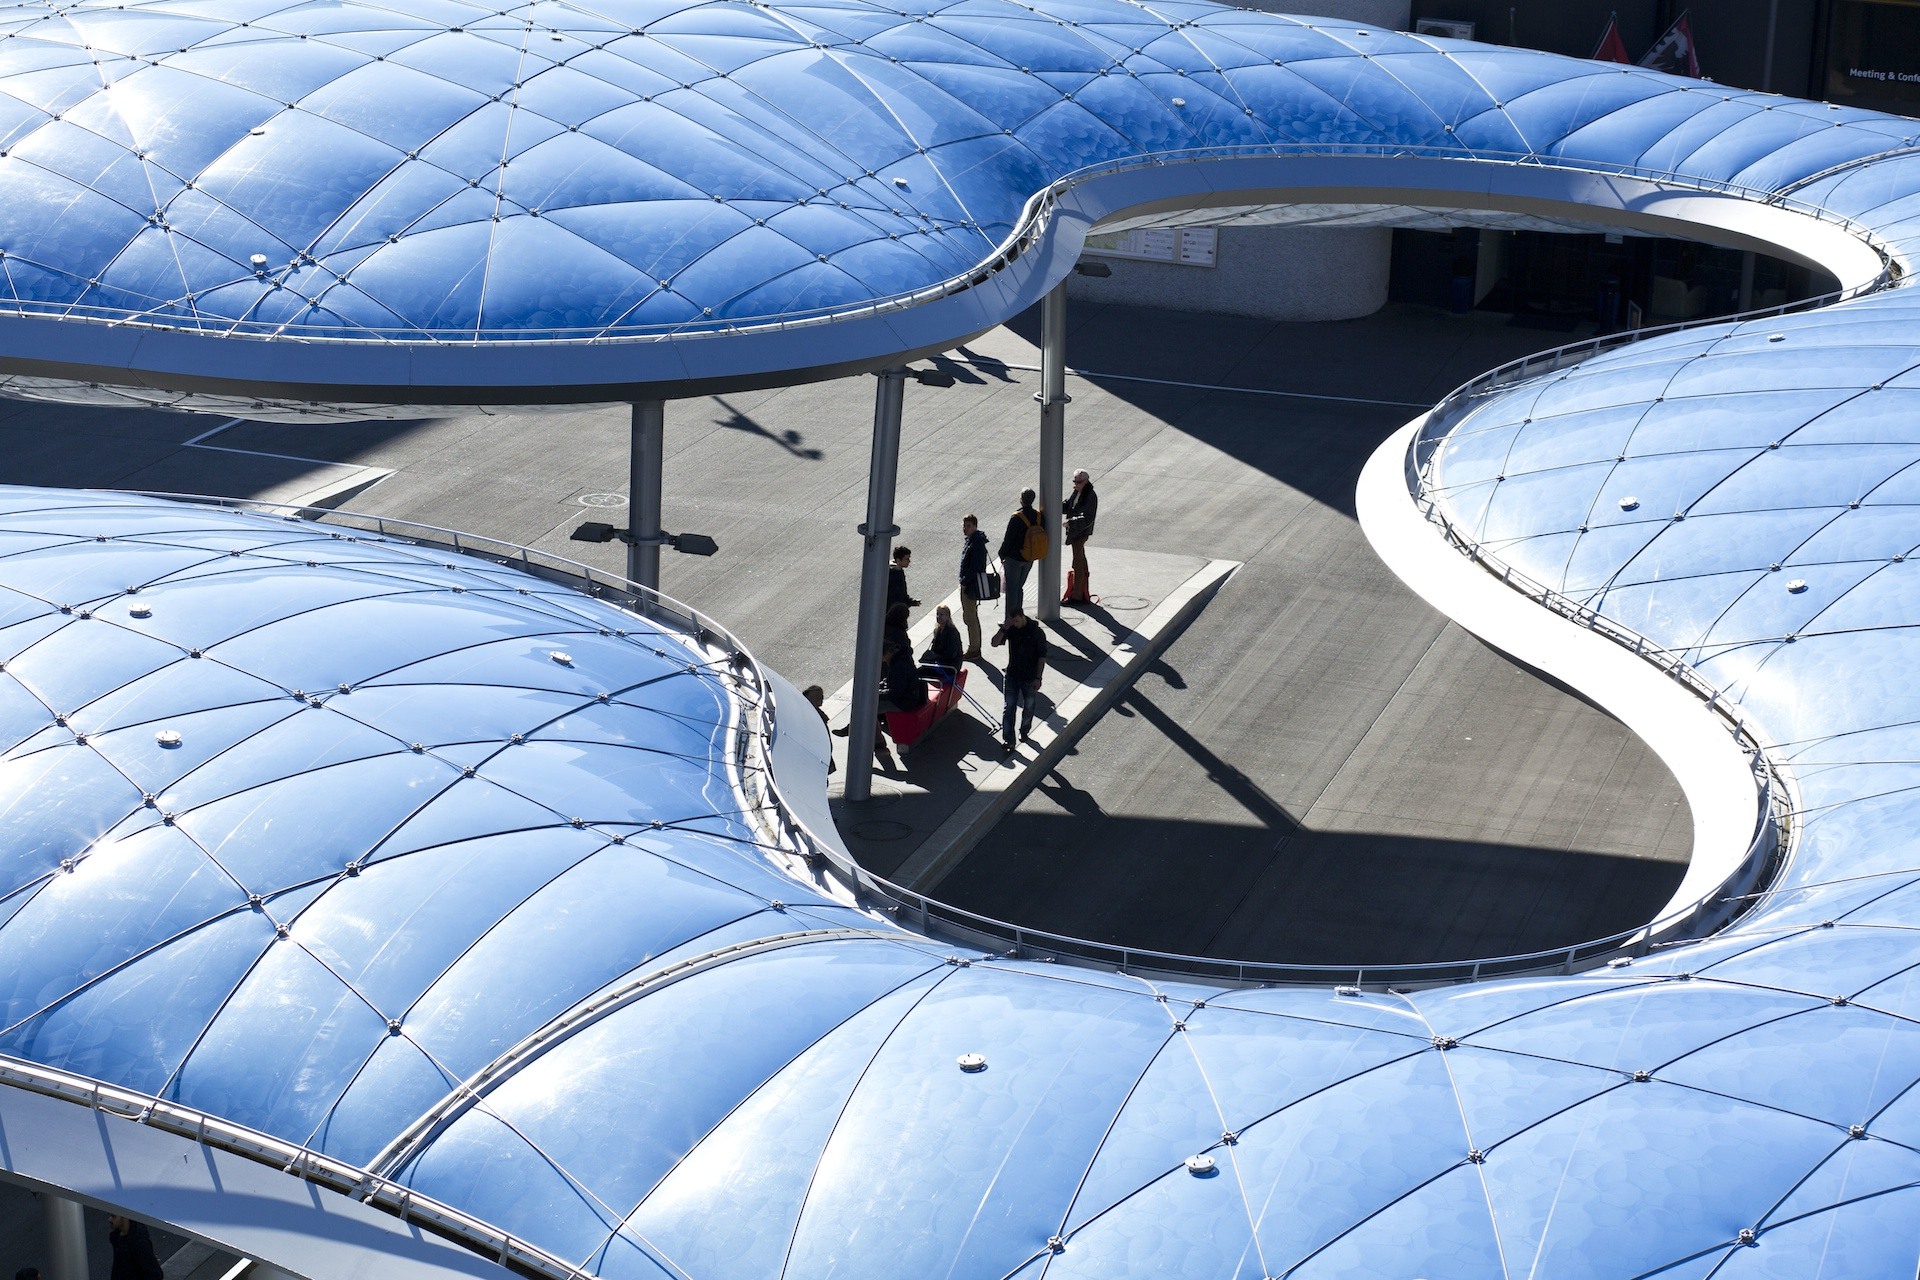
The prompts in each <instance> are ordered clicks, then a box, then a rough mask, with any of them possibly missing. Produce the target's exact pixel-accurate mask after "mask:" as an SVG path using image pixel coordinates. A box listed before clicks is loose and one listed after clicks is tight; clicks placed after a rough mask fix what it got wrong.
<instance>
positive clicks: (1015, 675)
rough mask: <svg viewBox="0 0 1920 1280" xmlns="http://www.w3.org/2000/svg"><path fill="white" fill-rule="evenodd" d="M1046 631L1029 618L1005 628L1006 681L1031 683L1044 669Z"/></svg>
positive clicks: (1009, 682)
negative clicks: (1014, 625)
mask: <svg viewBox="0 0 1920 1280" xmlns="http://www.w3.org/2000/svg"><path fill="white" fill-rule="evenodd" d="M1046 660H1047V633H1046V631H1045V630H1044V629H1043V628H1042V627H1041V626H1040V624H1039V623H1037V622H1035V621H1034V620H1033V619H1031V618H1029V619H1027V621H1026V622H1025V623H1024V624H1022V625H1021V626H1018V627H1008V628H1007V683H1008V684H1032V683H1033V682H1034V681H1035V680H1038V679H1039V678H1040V673H1041V672H1042V671H1044V670H1045V669H1046Z"/></svg>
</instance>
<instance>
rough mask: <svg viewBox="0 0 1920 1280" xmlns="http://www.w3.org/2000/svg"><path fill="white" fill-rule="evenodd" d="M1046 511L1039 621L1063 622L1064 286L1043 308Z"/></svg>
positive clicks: (1057, 288) (1042, 420) (1042, 494)
mask: <svg viewBox="0 0 1920 1280" xmlns="http://www.w3.org/2000/svg"><path fill="white" fill-rule="evenodd" d="M1034 398H1035V399H1037V400H1039V401H1040V484H1039V489H1040V510H1041V511H1042V512H1043V513H1044V514H1045V517H1046V524H1047V558H1046V559H1045V560H1042V561H1041V562H1040V584H1039V586H1038V587H1036V588H1035V589H1034V591H1035V595H1034V608H1033V610H1032V613H1033V616H1034V617H1035V618H1038V619H1040V620H1041V621H1043V622H1052V621H1054V620H1056V619H1058V618H1059V616H1060V564H1061V561H1062V559H1063V558H1064V557H1065V555H1066V546H1065V545H1064V543H1063V542H1062V540H1061V537H1060V531H1061V524H1060V501H1061V496H1062V494H1061V490H1062V488H1063V487H1064V486H1063V481H1064V479H1065V470H1066V464H1067V456H1066V455H1067V400H1068V397H1067V285H1066V281H1064V280H1063V281H1061V282H1060V283H1059V284H1057V285H1055V286H1054V287H1053V292H1051V293H1049V294H1048V295H1047V296H1046V299H1045V300H1044V301H1043V302H1042V303H1041V304H1040V394H1039V395H1038V396H1036V397H1034Z"/></svg>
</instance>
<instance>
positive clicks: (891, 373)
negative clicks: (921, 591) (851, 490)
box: [845, 369, 907, 801]
mask: <svg viewBox="0 0 1920 1280" xmlns="http://www.w3.org/2000/svg"><path fill="white" fill-rule="evenodd" d="M906 384H907V371H906V370H905V369H888V370H887V371H886V372H884V373H880V374H876V375H875V379H874V388H873V456H872V460H871V461H870V462H868V464H867V522H866V523H865V524H863V525H861V526H860V536H861V537H862V538H864V539H866V550H865V552H864V553H863V555H862V559H861V562H860V617H859V622H858V625H857V629H856V630H855V632H854V641H853V706H852V708H851V709H850V710H849V711H848V712H847V714H848V716H849V717H850V719H849V720H848V722H847V723H848V731H847V786H846V792H845V796H846V798H847V799H848V800H850V801H860V800H867V799H870V798H871V797H872V795H873V741H874V733H875V726H876V722H877V721H878V720H879V717H880V643H881V639H882V637H883V635H884V633H885V630H886V622H887V565H888V561H889V560H890V559H891V558H892V555H893V535H894V534H896V533H898V532H900V531H899V529H897V528H895V527H894V523H893V487H894V476H895V474H896V472H897V471H898V470H899V466H900V403H901V399H902V392H903V391H904V389H905V388H906Z"/></svg>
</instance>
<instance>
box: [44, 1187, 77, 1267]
mask: <svg viewBox="0 0 1920 1280" xmlns="http://www.w3.org/2000/svg"><path fill="white" fill-rule="evenodd" d="M40 1216H41V1219H42V1221H43V1222H44V1223H45V1227H46V1233H47V1270H46V1280H87V1220H86V1215H85V1214H84V1213H83V1212H82V1210H81V1208H80V1202H79V1201H78V1200H69V1199H67V1198H66V1197H65V1196H61V1195H55V1194H54V1193H53V1192H51V1191H42V1192H41V1193H40Z"/></svg>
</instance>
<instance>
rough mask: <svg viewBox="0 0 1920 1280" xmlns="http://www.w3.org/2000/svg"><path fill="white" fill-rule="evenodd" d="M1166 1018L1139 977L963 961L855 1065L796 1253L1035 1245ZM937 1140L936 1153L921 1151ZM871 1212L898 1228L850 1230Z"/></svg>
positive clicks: (854, 1266) (796, 1264)
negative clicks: (1106, 978)
mask: <svg viewBox="0 0 1920 1280" xmlns="http://www.w3.org/2000/svg"><path fill="white" fill-rule="evenodd" d="M1171 1025H1172V1019H1171V1017H1170V1016H1169V1014H1168V1012H1167V1009H1166V1007H1165V1006H1162V1005H1160V1004H1157V1003H1156V1002H1154V1000H1153V999H1152V998H1151V997H1149V996H1147V995H1146V994H1145V993H1144V992H1141V993H1133V992H1127V991H1121V990H1100V989H1096V988H1087V987H1082V986H1079V985H1078V984H1064V983H1057V982H1054V981H1052V980H1050V979H1046V978H1033V977H1028V976H1026V975H1024V974H1014V973H991V972H985V973H983V972H982V971H980V970H976V969H966V970H961V971H960V972H958V973H956V974H955V975H954V976H953V977H951V978H949V979H947V981H946V982H944V983H942V984H941V986H940V988H939V989H938V990H936V991H935V992H934V993H933V994H931V995H929V996H928V997H927V999H926V1000H924V1001H922V1002H921V1003H920V1004H919V1005H918V1006H917V1007H916V1008H915V1010H914V1012H913V1013H912V1015H911V1016H909V1017H908V1018H907V1019H906V1020H905V1021H904V1022H903V1023H902V1024H901V1027H900V1029H899V1030H898V1031H897V1032H896V1033H895V1034H894V1036H893V1037H892V1038H891V1039H889V1040H888V1042H887V1044H886V1047H885V1048H884V1049H882V1050H881V1052H880V1054H879V1055H878V1057H876V1059H875V1060H874V1063H873V1065H872V1066H871V1067H870V1068H869V1069H868V1071H867V1073H866V1075H865V1077H864V1078H863V1079H862V1080H861V1083H860V1087H859V1088H858V1089H857V1090H856V1091H855V1093H854V1096H853V1099H852V1101H851V1102H850V1103H849V1104H848V1106H847V1109H846V1112H845V1113H844V1115H843V1116H842V1118H841V1120H840V1123H839V1125H838V1127H837V1128H836V1130H835V1133H834V1137H833V1141H832V1142H831V1143H830V1144H829V1146H828V1148H827V1151H826V1155H825V1157H824V1159H823V1160H822V1163H821V1170H820V1174H819V1175H818V1177H817V1179H816V1187H815V1191H814V1193H813V1195H812V1196H810V1197H809V1200H808V1205H807V1212H806V1215H805V1216H804V1217H803V1218H802V1220H801V1223H800V1229H799V1231H798V1233H797V1234H796V1236H795V1238H794V1243H793V1252H792V1255H791V1261H790V1262H789V1267H792V1268H799V1269H802V1270H805V1271H809V1272H811V1271H817V1270H821V1269H824V1267H825V1265H826V1262H827V1260H828V1259H834V1260H836V1263H837V1265H839V1266H841V1267H845V1268H847V1269H849V1270H851V1271H855V1272H858V1271H875V1270H884V1271H888V1272H890V1273H940V1274H945V1273H948V1272H950V1271H951V1272H952V1273H954V1274H965V1275H971V1274H976V1273H978V1272H979V1271H981V1270H982V1269H983V1268H984V1266H985V1260H986V1259H994V1260H996V1261H997V1260H1001V1259H1008V1258H1021V1257H1026V1256H1030V1255H1032V1254H1035V1253H1038V1252H1041V1251H1043V1250H1044V1249H1045V1246H1046V1242H1047V1239H1048V1237H1050V1236H1052V1235H1055V1234H1057V1233H1058V1232H1059V1229H1060V1226H1061V1224H1062V1223H1063V1222H1064V1221H1065V1217H1066V1213H1067V1208H1068V1204H1069V1201H1070V1199H1071V1193H1072V1187H1073V1185H1074V1183H1075V1182H1076V1181H1077V1180H1078V1178H1079V1176H1080V1174H1081V1172H1082V1171H1084V1170H1085V1169H1086V1168H1087V1167H1088V1166H1089V1164H1090V1163H1091V1161H1092V1158H1093V1155H1094V1152H1095V1151H1096V1150H1097V1148H1098V1145H1099V1141H1100V1138H1101V1135H1102V1133H1103V1131H1104V1129H1105V1127H1106V1124H1107V1121H1108V1119H1109V1118H1110V1117H1111V1116H1112V1115H1113V1113H1114V1112H1115V1111H1116V1110H1117V1109H1118V1107H1119V1105H1120V1103H1121V1102H1122V1101H1123V1100H1124V1099H1125V1098H1126V1096H1127V1093H1128V1091H1129V1090H1130V1089H1131V1088H1132V1087H1133V1084H1134V1082H1135V1081H1136V1080H1138V1079H1139V1077H1140V1075H1141V1074H1142V1073H1143V1072H1144V1071H1145V1070H1146V1068H1147V1066H1148V1064H1149V1063H1150V1062H1151V1061H1152V1059H1153V1056H1154V1055H1155V1054H1156V1053H1157V1052H1159V1049H1160V1046H1161V1045H1162V1044H1163V1043H1164V1042H1165V1040H1166V1037H1167V1035H1168V1034H1169V1032H1170V1029H1171ZM963 1053H979V1054H982V1055H984V1056H985V1058H986V1060H987V1067H986V1069H985V1070H984V1071H980V1072H973V1073H968V1072H963V1071H961V1070H959V1069H958V1067H956V1066H955V1065H953V1064H954V1063H955V1061H956V1060H957V1058H958V1057H959V1055H961V1054H963ZM1067 1099H1072V1100H1073V1102H1072V1105H1071V1106H1064V1105H1062V1104H1063V1103H1064V1102H1065V1101H1066V1100H1067ZM933 1149H938V1150H940V1151H941V1152H942V1153H943V1154H942V1158H941V1159H940V1160H939V1161H937V1162H936V1161H928V1160H925V1159H922V1158H921V1156H922V1154H923V1153H924V1152H926V1151H928V1150H933ZM855 1170H859V1171H860V1174H859V1176H857V1177H855V1176H850V1175H851V1174H852V1173H853V1172H854V1171H855ZM872 1221H887V1222H891V1223H893V1224H894V1226H895V1230H894V1231H892V1232H889V1233H886V1234H885V1235H884V1236H870V1235H869V1234H868V1233H864V1232H855V1231H854V1227H855V1225H856V1224H859V1223H863V1222H872Z"/></svg>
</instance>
